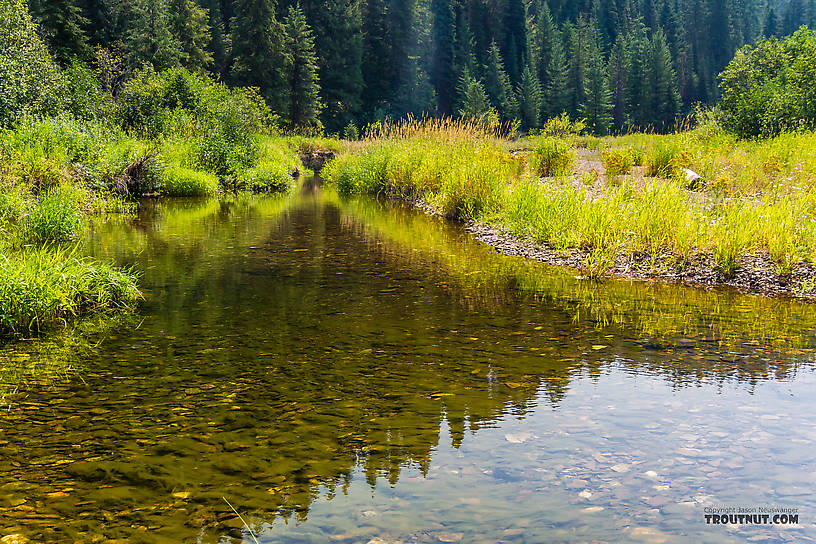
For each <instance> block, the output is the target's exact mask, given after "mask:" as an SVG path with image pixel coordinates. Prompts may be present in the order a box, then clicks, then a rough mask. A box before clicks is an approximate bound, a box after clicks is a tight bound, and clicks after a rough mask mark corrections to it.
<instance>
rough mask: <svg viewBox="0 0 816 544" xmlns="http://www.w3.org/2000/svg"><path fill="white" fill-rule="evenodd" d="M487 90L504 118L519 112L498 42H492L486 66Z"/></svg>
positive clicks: (510, 117)
mask: <svg viewBox="0 0 816 544" xmlns="http://www.w3.org/2000/svg"><path fill="white" fill-rule="evenodd" d="M484 88H485V91H486V92H487V96H488V98H489V99H490V102H491V103H492V104H493V106H494V107H495V108H496V110H497V111H498V112H499V114H500V115H501V117H502V118H503V119H512V118H514V117H516V115H517V114H518V111H517V110H518V107H517V106H518V105H517V104H516V101H515V97H514V96H513V87H512V86H511V85H510V78H508V77H507V73H506V72H505V71H504V62H503V61H502V58H501V51H500V50H499V46H498V45H497V44H496V42H493V43H492V44H490V50H489V52H488V58H487V66H486V67H485V83H484Z"/></svg>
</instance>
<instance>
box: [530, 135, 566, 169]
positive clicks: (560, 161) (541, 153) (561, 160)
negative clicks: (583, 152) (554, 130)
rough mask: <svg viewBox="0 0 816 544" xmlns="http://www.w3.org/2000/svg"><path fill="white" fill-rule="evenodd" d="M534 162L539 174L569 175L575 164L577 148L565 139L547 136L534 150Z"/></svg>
mask: <svg viewBox="0 0 816 544" xmlns="http://www.w3.org/2000/svg"><path fill="white" fill-rule="evenodd" d="M532 164H533V167H534V168H535V171H536V173H537V174H538V175H539V176H568V175H570V174H572V169H573V167H574V166H575V150H573V149H572V146H571V145H570V144H569V143H568V142H567V141H565V140H562V139H560V138H545V139H543V140H542V141H541V142H540V143H539V144H538V146H537V147H536V149H535V151H533V158H532Z"/></svg>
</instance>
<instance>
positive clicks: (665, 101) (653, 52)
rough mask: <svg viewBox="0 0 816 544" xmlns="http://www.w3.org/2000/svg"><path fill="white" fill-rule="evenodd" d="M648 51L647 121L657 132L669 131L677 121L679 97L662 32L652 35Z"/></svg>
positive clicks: (669, 55)
mask: <svg viewBox="0 0 816 544" xmlns="http://www.w3.org/2000/svg"><path fill="white" fill-rule="evenodd" d="M649 50H650V51H649V53H650V57H651V58H650V59H649V60H650V62H649V66H648V68H647V81H648V82H649V86H650V89H648V98H649V100H648V103H649V104H650V108H649V112H648V119H650V120H651V121H652V122H653V123H654V126H655V128H656V129H657V130H660V131H666V130H669V129H671V128H672V127H673V125H674V123H675V122H676V120H677V115H678V113H679V111H680V95H679V93H678V91H677V79H676V76H675V73H674V68H673V67H672V61H671V54H670V53H669V47H668V45H667V44H666V37H665V36H664V35H663V32H662V31H660V30H658V31H657V32H655V33H654V35H653V36H652V40H651V43H650V47H649ZM644 120H646V118H645V116H644Z"/></svg>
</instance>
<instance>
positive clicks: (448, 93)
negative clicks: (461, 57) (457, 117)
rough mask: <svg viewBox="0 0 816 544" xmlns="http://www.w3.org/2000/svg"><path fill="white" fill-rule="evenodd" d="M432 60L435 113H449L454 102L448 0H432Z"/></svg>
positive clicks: (450, 13)
mask: <svg viewBox="0 0 816 544" xmlns="http://www.w3.org/2000/svg"><path fill="white" fill-rule="evenodd" d="M431 10H432V12H433V45H434V50H433V60H432V64H431V82H432V84H433V86H434V89H435V90H436V100H437V104H436V107H437V114H439V115H450V114H451V112H452V111H453V104H454V102H455V99H456V96H455V89H454V84H455V81H456V76H455V70H454V64H453V61H454V56H453V45H454V36H455V30H456V29H455V25H454V23H453V21H454V18H453V9H452V8H451V4H450V0H432V3H431Z"/></svg>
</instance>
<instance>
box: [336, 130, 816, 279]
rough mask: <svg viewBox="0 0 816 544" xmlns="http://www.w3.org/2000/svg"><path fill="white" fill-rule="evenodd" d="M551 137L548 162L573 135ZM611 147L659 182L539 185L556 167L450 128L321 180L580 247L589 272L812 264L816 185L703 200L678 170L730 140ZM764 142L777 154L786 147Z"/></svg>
mask: <svg viewBox="0 0 816 544" xmlns="http://www.w3.org/2000/svg"><path fill="white" fill-rule="evenodd" d="M780 138H783V139H784V138H788V139H789V140H785V141H786V142H787V143H785V145H791V142H796V145H802V144H803V143H805V142H813V143H816V135H809V136H808V135H800V136H797V137H793V136H785V137H780ZM548 141H551V142H553V143H552V144H550V148H548V155H547V156H550V155H552V154H549V151H550V150H553V149H554V150H556V151H558V150H560V149H561V148H563V147H564V146H566V145H567V144H566V143H565V142H566V140H552V139H549V140H548ZM555 142H557V143H555ZM611 142H612V143H614V144H616V146H617V147H625V148H626V149H627V150H626V151H622V152H620V155H623V158H622V159H620V160H618V159H617V158H616V160H618V162H620V163H622V164H624V165H625V169H628V168H630V167H631V166H630V165H631V164H633V163H635V162H636V160H635V157H634V155H635V154H639V153H640V151H637V152H636V151H629V149H632V150H634V149H637V150H643V154H644V156H645V162H646V163H647V169H648V170H649V173H651V174H653V175H654V176H656V177H651V178H650V177H646V178H642V177H641V178H635V177H633V176H625V177H623V178H622V179H620V180H619V182H618V183H616V184H614V185H607V186H605V187H603V188H600V189H599V188H597V187H591V186H590V187H588V186H586V185H584V184H582V183H579V182H577V180H575V179H573V178H570V177H561V178H559V177H556V178H539V176H541V175H545V174H551V173H552V172H553V171H552V170H549V169H547V170H546V171H545V170H542V169H541V167H540V166H539V164H540V163H538V162H537V161H539V160H540V157H539V158H534V159H533V160H532V161H531V164H529V165H528V164H525V163H524V161H523V160H522V159H519V158H517V157H514V156H511V155H509V154H507V153H506V152H504V151H503V150H504V149H505V148H506V144H504V143H503V142H501V141H500V140H499V139H498V138H496V137H494V136H492V135H491V134H487V133H484V132H483V131H479V130H478V129H476V128H475V127H473V126H468V125H466V124H465V125H463V124H457V123H454V122H445V121H433V122H427V123H419V122H415V121H414V122H408V123H405V124H402V125H389V126H385V127H382V128H381V129H380V130H379V132H377V133H375V134H369V135H368V138H367V141H366V143H365V145H364V146H363V147H362V148H360V149H359V150H358V151H357V152H355V153H353V154H350V155H346V156H341V157H340V158H338V159H337V160H335V161H334V162H333V163H331V164H330V165H329V166H327V167H326V168H325V169H324V172H323V175H324V177H326V178H327V179H329V180H330V181H333V182H335V183H337V186H338V189H339V190H340V192H345V193H372V194H383V193H384V194H392V195H399V196H409V197H418V198H420V199H422V200H424V201H425V202H426V203H428V204H430V205H431V206H432V207H434V208H436V209H437V211H439V212H441V213H443V214H444V215H446V216H449V217H454V218H459V219H466V220H469V219H473V220H477V221H483V222H487V223H491V224H495V225H498V226H501V227H502V228H504V229H506V230H507V231H509V232H510V233H512V234H515V235H518V236H522V237H525V238H529V239H532V240H536V241H542V242H547V243H548V244H550V245H551V246H552V247H553V248H555V249H556V250H564V251H566V250H574V249H580V250H582V251H583V252H584V254H585V255H586V257H585V263H584V267H585V268H586V271H587V273H588V274H589V275H593V276H597V275H602V274H604V273H605V272H607V271H608V270H609V268H610V267H611V266H612V265H613V264H615V263H616V262H620V260H621V259H626V258H629V257H635V256H640V255H645V256H646V258H647V259H648V260H649V261H648V262H650V263H651V264H652V266H653V267H654V266H658V263H663V264H661V266H664V265H665V262H666V260H667V259H668V261H670V262H672V263H674V264H675V265H676V266H680V267H683V266H686V265H688V264H689V263H690V261H692V260H693V259H695V258H704V257H705V256H709V257H710V258H711V259H712V260H713V262H714V263H715V264H716V266H717V267H718V268H719V269H720V270H721V272H722V273H723V274H724V275H726V276H730V275H733V274H734V273H735V272H736V271H737V269H738V268H739V266H740V263H741V260H742V258H743V257H745V256H746V255H748V254H751V253H758V254H765V255H768V256H769V257H770V258H771V259H772V260H773V261H774V262H775V263H776V264H777V265H778V267H779V270H780V272H789V271H791V270H792V269H793V268H794V267H795V266H796V264H797V263H800V262H808V263H811V264H812V263H814V262H816V184H813V183H812V182H809V183H810V184H809V185H804V184H803V186H802V187H799V188H798V190H796V191H794V192H791V193H790V194H783V193H781V192H780V191H776V190H774V191H769V192H768V193H766V194H761V195H760V196H759V197H754V198H735V197H734V196H731V195H730V193H724V192H709V193H707V194H699V193H695V192H692V191H689V190H687V189H686V187H685V185H686V182H685V179H684V178H683V177H682V176H678V175H677V171H678V169H679V168H681V167H686V166H687V165H688V166H691V167H693V166H694V165H695V164H698V163H697V162H696V161H700V160H705V161H712V160H713V159H711V158H709V157H707V156H705V155H701V150H703V149H709V148H708V147H706V146H715V147H716V146H718V145H725V143H724V142H731V141H730V140H728V139H727V138H723V137H720V136H717V137H715V138H713V139H709V140H708V141H707V142H708V143H706V142H696V141H695V140H694V138H693V135H689V134H686V135H670V136H664V137H657V136H651V135H638V136H627V137H623V138H620V139H618V140H612V141H611ZM715 142H720V143H719V144H717V143H715ZM609 143H610V142H607V144H609ZM731 143H732V144H733V142H731ZM744 145H746V146H748V147H753V146H757V145H759V144H756V143H747V144H744ZM765 145H766V146H769V147H771V148H777V147H779V146H780V145H783V142H782V141H780V140H779V139H777V140H775V141H771V142H768V143H766V144H765ZM611 148H612V149H614V148H615V146H611ZM569 152H571V150H567V151H566V153H569ZM712 152H713V151H712ZM808 153H810V152H805V153H804V155H805V156H808ZM553 154H554V153H553ZM558 154H559V155H562V154H563V153H561V152H560V151H559V153H558ZM760 156H762V155H761V154H760ZM773 156H776V155H773ZM701 157H703V158H702V159H701ZM787 160H791V159H790V158H788V159H787ZM621 170H622V171H623V170H624V167H622V168H621ZM701 170H703V171H705V170H704V169H702V168H701ZM562 172H563V170H562ZM814 173H816V160H814V162H813V167H812V169H811V170H809V172H807V173H802V174H800V175H801V176H802V177H808V179H810V176H812V175H813V174H814ZM638 258H639V257H638Z"/></svg>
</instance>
